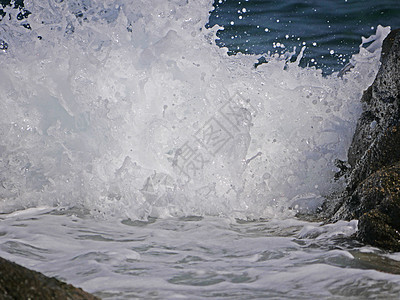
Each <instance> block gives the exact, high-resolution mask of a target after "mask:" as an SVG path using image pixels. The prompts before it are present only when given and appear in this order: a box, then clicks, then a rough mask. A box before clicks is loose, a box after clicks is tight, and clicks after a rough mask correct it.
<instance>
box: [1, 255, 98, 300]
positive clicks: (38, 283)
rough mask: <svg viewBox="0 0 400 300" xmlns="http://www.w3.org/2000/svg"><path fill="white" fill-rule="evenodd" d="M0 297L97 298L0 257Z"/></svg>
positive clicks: (44, 298)
mask: <svg viewBox="0 0 400 300" xmlns="http://www.w3.org/2000/svg"><path fill="white" fill-rule="evenodd" d="M0 299H5V300H8V299H10V300H11V299H41V300H46V299H48V300H50V299H51V300H53V299H71V300H72V299H77V300H78V299H81V300H95V299H99V298H97V297H95V296H93V295H91V294H89V293H86V292H85V291H83V290H82V289H79V288H76V287H74V286H72V285H70V284H66V283H64V282H61V281H59V280H57V279H55V278H49V277H46V276H44V275H43V274H41V273H39V272H35V271H31V270H29V269H27V268H24V267H22V266H20V265H17V264H16V263H13V262H11V261H8V260H6V259H4V258H1V257H0Z"/></svg>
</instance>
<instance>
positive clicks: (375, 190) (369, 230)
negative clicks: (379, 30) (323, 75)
mask: <svg viewBox="0 0 400 300" xmlns="http://www.w3.org/2000/svg"><path fill="white" fill-rule="evenodd" d="M381 63H382V64H381V67H380V69H379V71H378V74H377V76H376V78H375V81H374V82H373V84H372V85H371V86H370V87H369V88H368V89H367V90H366V91H365V92H364V95H363V97H362V99H361V101H362V102H363V105H364V107H363V113H362V115H361V117H360V119H359V121H358V123H357V128H356V131H355V134H354V136H353V141H352V144H351V146H350V148H349V151H348V165H349V169H348V170H347V174H346V176H348V179H347V185H346V189H345V191H344V192H343V193H342V194H340V195H336V196H333V197H332V199H330V200H329V201H326V202H325V204H324V206H323V209H322V213H321V216H322V217H323V218H324V219H325V220H327V221H328V222H335V221H337V220H341V219H345V220H350V219H358V220H359V226H358V227H359V230H358V233H357V237H358V238H359V239H360V240H361V241H363V242H365V243H368V244H371V245H373V246H377V247H381V248H383V249H387V250H392V251H400V29H397V30H392V31H391V33H390V34H389V35H388V36H387V37H386V39H385V40H384V42H383V45H382V54H381Z"/></svg>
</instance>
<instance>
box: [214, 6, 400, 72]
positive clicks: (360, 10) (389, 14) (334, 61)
mask: <svg viewBox="0 0 400 300" xmlns="http://www.w3.org/2000/svg"><path fill="white" fill-rule="evenodd" d="M214 5H215V10H214V11H213V12H212V13H211V16H210V22H209V24H208V25H209V26H213V25H215V24H218V25H221V26H223V27H224V30H220V31H219V32H218V36H219V38H220V40H219V41H218V45H220V46H222V47H227V48H228V49H229V53H230V54H235V53H238V52H242V53H251V54H263V53H266V52H268V51H271V52H272V53H275V52H277V53H280V52H282V51H292V50H293V48H294V47H297V52H299V50H300V48H301V47H302V46H306V47H307V48H306V50H305V52H304V58H303V59H302V61H301V64H300V65H301V66H314V65H315V66H317V67H318V68H322V69H323V70H324V73H332V72H333V71H338V70H340V69H341V68H342V67H343V65H345V64H346V63H347V62H348V61H349V59H350V57H351V55H353V54H355V53H357V52H358V49H359V45H360V43H361V37H362V36H365V37H367V36H370V35H371V34H373V33H374V32H375V30H376V27H377V26H378V25H382V26H391V28H392V29H394V28H399V27H400V1H398V0H383V1H374V0H324V1H317V0H305V1H297V0H287V1H277V0H275V1H273V0H216V1H215V4H214ZM282 45H284V48H282Z"/></svg>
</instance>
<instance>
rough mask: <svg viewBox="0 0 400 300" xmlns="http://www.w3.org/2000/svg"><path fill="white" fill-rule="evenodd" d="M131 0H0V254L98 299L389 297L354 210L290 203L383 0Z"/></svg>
mask: <svg viewBox="0 0 400 300" xmlns="http://www.w3.org/2000/svg"><path fill="white" fill-rule="evenodd" d="M150 2H151V5H150V4H149V3H150ZM150 2H149V1H142V0H118V1H112V2H110V1H105V0H74V1H63V0H48V1H36V0H32V1H25V3H24V2H23V1H15V2H12V3H10V1H4V0H3V1H1V2H0V3H1V4H2V5H1V6H0V8H1V7H2V9H1V10H0V91H1V92H0V101H1V103H2V107H3V108H2V109H1V110H0V256H2V257H4V258H8V259H10V260H12V261H15V262H17V263H19V264H22V265H24V266H26V267H29V268H31V269H34V270H37V271H40V272H43V273H44V274H45V275H48V276H55V277H57V278H59V279H62V280H64V281H67V282H68V283H72V284H74V285H76V286H79V287H82V288H83V289H85V290H87V291H89V292H91V293H94V294H95V295H97V296H99V297H101V298H103V299H205V298H211V299H246V298H247V299H266V298H268V299H310V298H311V299H369V298H373V299H397V298H399V297H400V285H399V283H400V276H399V274H400V255H399V254H398V253H388V252H385V251H382V250H379V249H377V248H373V247H370V246H368V245H363V244H360V243H358V242H357V241H355V240H354V239H353V237H352V236H353V235H354V234H355V232H356V231H357V221H355V220H353V221H349V222H345V221H341V222H338V223H336V224H329V225H323V224H321V223H316V222H314V223H312V222H305V221H302V220H299V219H297V218H296V213H297V212H301V213H304V212H307V213H311V214H312V213H314V212H315V211H316V210H318V208H319V206H320V205H321V203H322V202H323V201H324V199H325V198H324V197H325V196H326V195H329V194H330V193H332V192H336V191H340V190H341V188H343V184H344V182H343V180H344V179H339V180H338V181H334V180H333V176H334V174H335V173H336V172H337V171H338V169H337V168H336V166H335V163H334V162H335V160H336V159H341V160H346V152H347V149H348V147H349V145H350V142H351V139H352V134H353V131H354V129H355V125H356V122H357V119H358V117H359V115H360V113H361V109H362V108H361V103H360V102H359V100H360V98H361V95H362V93H363V91H364V90H365V89H366V88H367V87H368V86H369V85H370V84H371V83H372V82H373V80H374V78H375V75H376V73H377V71H378V68H379V65H380V63H379V57H380V52H381V44H382V41H383V39H384V38H385V36H386V35H387V34H388V33H389V31H390V28H397V27H400V18H399V17H400V6H399V4H398V3H397V2H398V1H381V2H377V1H351V0H348V1H323V2H322V1H285V2H281V1H260V0H257V1H255V0H248V1H222V0H221V1H217V3H213V2H212V1H208V0H198V1H184V0H170V1H167V0H153V1H150ZM8 4H10V5H8Z"/></svg>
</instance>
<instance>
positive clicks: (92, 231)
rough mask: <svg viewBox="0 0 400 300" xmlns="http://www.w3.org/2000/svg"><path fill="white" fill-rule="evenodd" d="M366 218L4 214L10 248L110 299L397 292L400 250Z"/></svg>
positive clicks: (379, 295)
mask: <svg viewBox="0 0 400 300" xmlns="http://www.w3.org/2000/svg"><path fill="white" fill-rule="evenodd" d="M356 227H357V222H356V221H352V222H339V223H337V224H333V225H325V226H321V225H320V224H318V223H307V222H301V221H298V220H295V219H286V220H282V219H270V220H268V221H267V220H265V221H256V222H238V221H235V220H232V219H226V218H218V217H204V218H203V217H186V218H174V219H170V218H167V219H150V220H149V221H148V222H138V221H137V222H132V221H124V222H122V223H119V222H115V221H113V222H110V221H105V220H103V221H101V222H98V221H96V220H94V219H93V218H90V217H87V216H86V217H84V216H79V215H78V214H77V213H76V212H74V211H65V210H64V211H58V210H52V209H51V208H46V207H41V208H37V209H30V210H26V211H22V212H16V213H13V214H11V215H7V216H2V217H1V223H0V255H1V256H2V257H5V258H9V259H12V260H16V261H18V262H19V263H21V264H23V265H25V266H27V267H30V268H32V269H35V270H38V271H41V272H43V273H45V274H47V275H49V276H56V277H57V278H60V279H63V280H66V281H68V282H69V283H72V284H75V285H77V286H79V287H82V288H84V289H86V290H87V291H90V292H93V293H95V294H96V295H98V296H99V297H101V298H103V299H137V298H139V299H204V298H210V297H211V298H213V299H222V298H224V299H243V298H252V299H265V298H271V299H310V298H313V299H316V298H319V299H321V298H324V299H367V298H374V299H394V298H397V297H398V296H399V295H400V289H399V283H400V276H399V275H396V274H399V272H400V262H399V257H398V255H397V256H396V255H391V256H389V255H387V254H385V253H384V252H382V251H379V250H378V249H376V248H370V247H365V246H364V247H361V245H359V244H357V243H355V242H353V241H352V239H351V238H350V235H351V234H353V233H354V232H355V230H356Z"/></svg>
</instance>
